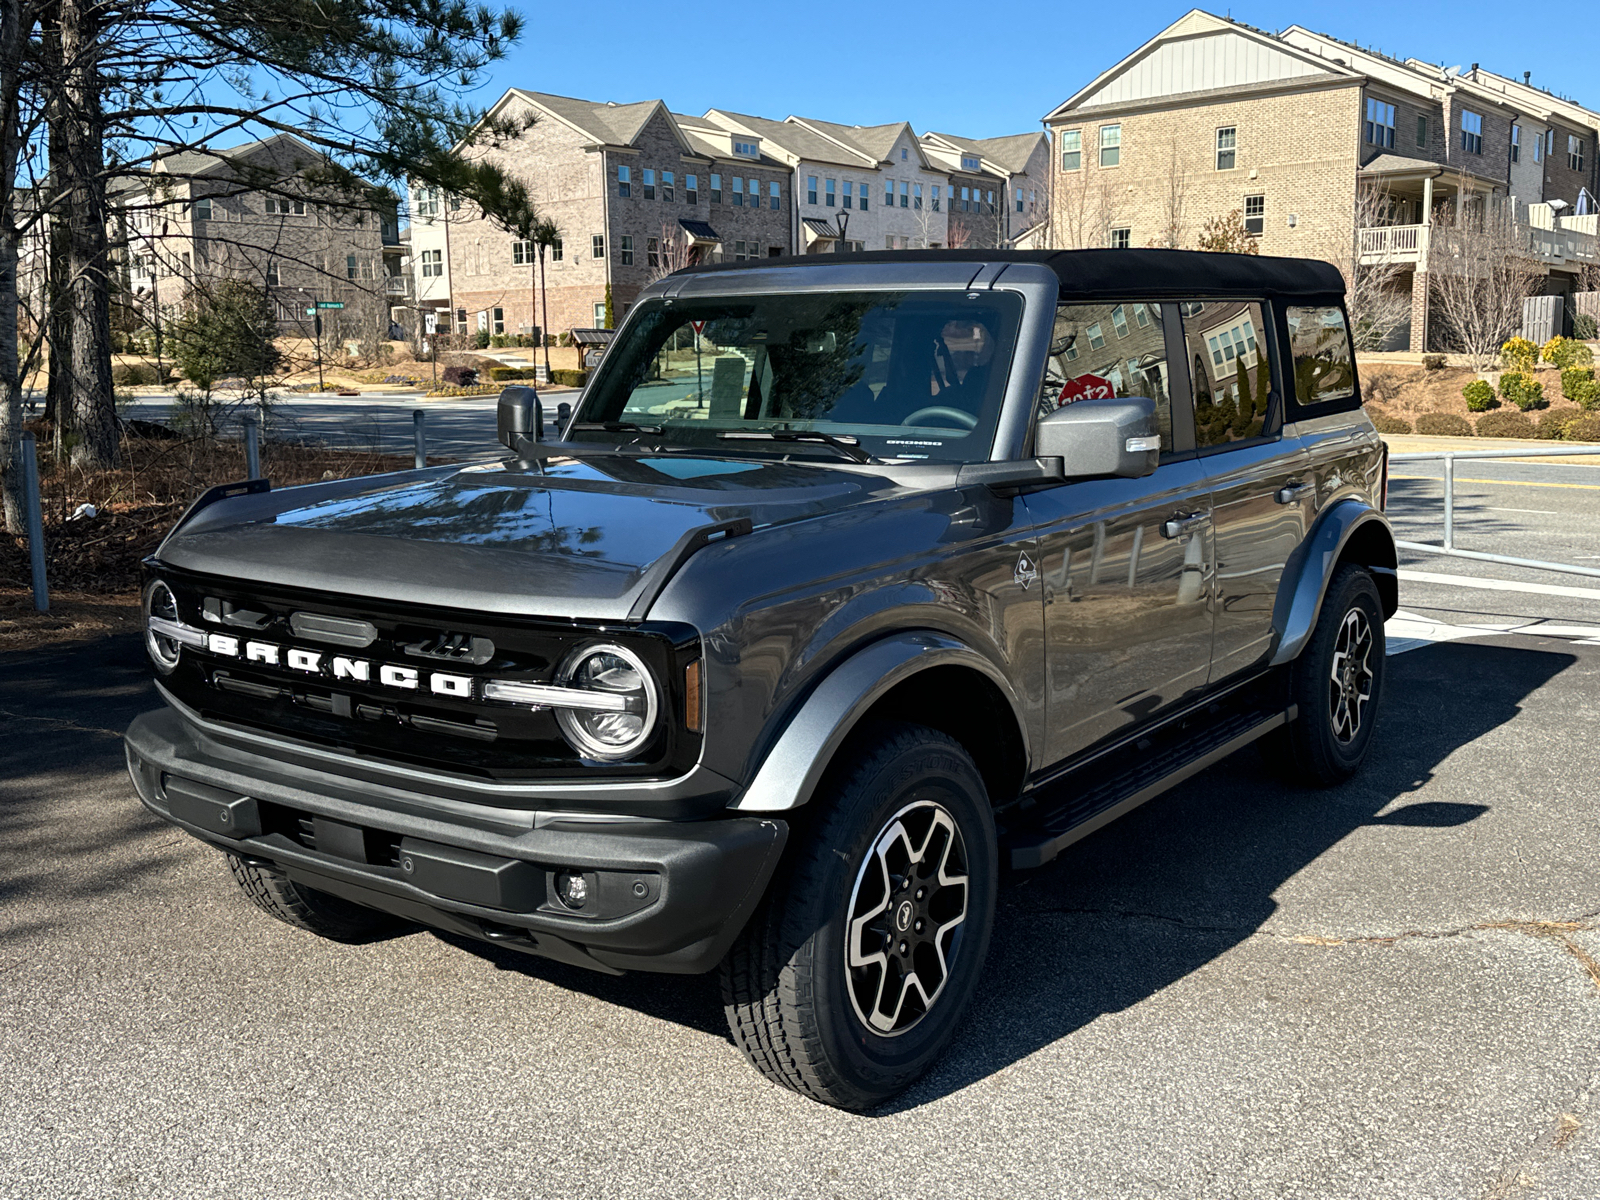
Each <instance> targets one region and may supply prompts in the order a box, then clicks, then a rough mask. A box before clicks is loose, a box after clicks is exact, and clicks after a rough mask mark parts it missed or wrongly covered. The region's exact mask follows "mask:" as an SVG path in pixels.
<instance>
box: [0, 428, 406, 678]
mask: <svg viewBox="0 0 1600 1200" xmlns="http://www.w3.org/2000/svg"><path fill="white" fill-rule="evenodd" d="M31 428H34V429H35V432H36V433H37V435H38V440H39V444H40V446H41V449H42V448H43V447H45V446H48V445H49V444H50V436H49V434H50V431H49V429H48V428H44V427H41V423H35V424H34V425H33V426H31ZM411 466H412V459H411V456H410V455H397V454H373V453H366V452H361V451H350V450H329V449H325V448H323V447H320V446H307V445H298V444H292V443H279V442H268V443H266V444H264V445H263V446H262V453H261V470H262V473H263V474H264V475H266V476H267V477H268V478H269V479H271V480H272V483H273V486H274V487H289V486H292V485H294V484H301V483H313V482H316V481H318V480H322V479H349V478H353V477H355V476H358V475H375V474H379V473H381V472H385V471H401V470H407V469H409V468H410V467H411ZM39 474H40V478H39V490H40V499H41V501H42V509H43V515H44V543H45V566H46V574H47V576H48V579H49V583H50V590H51V597H52V604H51V607H52V610H53V611H52V612H51V613H48V614H40V613H35V612H34V611H33V603H32V593H31V590H30V582H29V580H30V568H29V562H28V545H27V540H26V539H25V538H21V537H13V536H10V535H7V534H5V533H3V532H0V650H3V649H11V648H16V647H18V646H26V645H33V644H38V643H39V642H41V641H53V640H60V639H59V638H58V637H52V636H49V635H51V634H58V635H63V636H66V637H74V636H83V635H85V634H91V633H94V632H113V631H115V629H117V628H121V627H123V624H124V621H123V619H122V617H120V616H118V615H117V614H118V613H119V612H123V610H127V611H130V612H131V606H134V605H136V604H137V601H138V590H139V563H140V561H141V560H142V559H143V558H145V556H147V555H148V554H150V552H151V551H153V550H154V549H155V548H156V546H157V544H158V543H159V542H160V541H161V538H162V537H163V536H164V535H165V534H166V532H167V530H168V529H170V528H171V527H172V525H173V523H174V522H175V521H177V519H178V518H179V517H180V516H182V515H183V511H184V509H185V508H187V507H188V505H189V504H190V502H192V501H193V500H194V498H195V497H196V496H198V495H199V494H200V493H201V492H203V491H205V490H206V488H208V487H211V486H212V485H214V484H218V483H231V482H233V481H235V480H240V479H243V478H245V465H244V449H243V447H242V446H241V445H240V444H239V443H237V442H216V441H208V440H202V439H190V438H178V437H171V436H167V437H154V438H151V437H137V436H130V437H125V438H124V439H123V442H122V463H121V465H120V466H118V467H116V468H115V469H112V470H106V471H84V470H81V469H79V468H77V467H74V466H71V465H70V464H62V463H57V462H55V461H54V460H53V459H49V458H47V457H45V456H44V455H43V454H42V453H41V459H40V463H39ZM83 504H92V505H94V507H95V510H96V512H95V515H94V516H93V517H89V516H83V517H79V518H77V519H73V515H72V514H73V513H74V512H75V511H77V510H78V508H79V506H80V505H83Z"/></svg>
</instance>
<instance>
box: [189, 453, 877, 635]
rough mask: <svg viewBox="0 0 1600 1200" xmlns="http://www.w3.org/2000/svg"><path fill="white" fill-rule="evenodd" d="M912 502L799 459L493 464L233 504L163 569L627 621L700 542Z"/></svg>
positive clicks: (850, 472)
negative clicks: (721, 527)
mask: <svg viewBox="0 0 1600 1200" xmlns="http://www.w3.org/2000/svg"><path fill="white" fill-rule="evenodd" d="M906 490H907V489H906V488H905V487H903V486H902V485H901V484H897V483H896V482H895V481H894V480H893V479H891V478H890V477H889V476H888V475H887V474H883V475H880V474H877V473H874V472H872V471H871V470H862V469H857V468H837V469H836V468H833V467H831V466H829V465H828V464H813V463H796V462H792V461H791V462H783V461H760V460H755V461H752V460H749V459H728V458H701V457H688V456H684V455H670V456H665V455H663V456H659V457H640V456H635V455H622V454H607V455H594V454H585V455H584V456H583V457H582V458H568V459H549V460H546V461H545V462H544V463H543V464H542V465H541V466H530V465H527V464H523V463H518V462H514V461H506V462H497V463H483V464H477V465H473V466H467V467H450V468H442V469H434V470H430V471H418V472H406V473H403V474H399V475H375V476H368V477H366V478H363V479H355V480H339V481H335V482H332V483H324V484H312V485H308V486H305V487H295V488H285V489H282V490H279V491H275V492H268V493H263V494H258V495H250V496H241V497H238V498H236V499H229V500H223V501H220V502H218V503H215V504H213V505H211V506H209V507H207V508H205V509H203V510H201V511H200V512H199V513H197V514H195V516H194V517H193V518H192V519H191V520H188V521H186V522H184V523H182V524H181V525H180V526H179V527H178V528H177V529H175V530H174V531H173V533H172V534H170V535H169V536H168V538H167V540H166V541H165V542H163V543H162V545H161V548H160V549H159V550H158V551H157V558H158V559H159V561H161V562H162V563H166V564H170V565H172V566H174V567H178V568H181V569H185V570H192V571H197V572H202V573H205V574H210V575H220V576H224V577H227V578H230V579H235V580H243V581H259V582H263V583H273V584H278V585H281V586H285V587H298V588H306V589H309V590H315V591H321V592H329V593H334V594H337V595H343V596H367V597H372V598H377V599H390V600H399V601H403V602H406V603H414V604H427V605H438V606H441V607H447V608H457V609H470V610H474V611H481V612H502V613H516V614H527V615H542V616H557V617H574V618H591V619H595V618H597V619H621V618H624V617H627V616H628V615H629V613H630V610H631V609H632V608H633V606H634V603H635V601H636V600H637V599H638V598H639V596H640V594H641V592H642V591H644V590H645V589H646V588H648V587H650V586H651V585H652V580H651V579H649V578H647V573H648V572H650V569H651V567H652V566H654V565H656V564H657V562H658V561H660V560H662V559H663V558H664V556H667V555H668V554H669V553H671V552H672V551H673V550H674V548H675V547H676V546H678V545H679V543H680V541H681V540H682V539H683V538H684V537H685V535H686V534H688V533H690V532H691V531H692V530H695V529H699V528H702V527H704V526H707V525H711V524H716V523H719V522H724V521H731V520H736V519H738V518H741V517H743V518H748V519H749V520H750V521H751V523H752V524H753V526H754V527H755V528H756V529H757V530H760V529H762V528H764V527H768V526H773V525H782V524H788V523H791V522H794V521H798V520H803V519H805V518H808V517H814V516H818V515H821V514H825V513H833V512H838V511H840V510H842V509H846V508H850V507H853V506H857V505H862V504H866V503H870V502H873V501H878V500H882V499H886V498H889V497H891V496H894V495H896V494H903V493H904V492H905V491H906ZM659 574H660V573H659V572H657V575H659Z"/></svg>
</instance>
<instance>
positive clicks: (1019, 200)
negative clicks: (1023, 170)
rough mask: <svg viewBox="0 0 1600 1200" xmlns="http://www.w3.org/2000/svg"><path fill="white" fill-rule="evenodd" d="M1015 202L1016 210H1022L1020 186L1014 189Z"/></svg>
mask: <svg viewBox="0 0 1600 1200" xmlns="http://www.w3.org/2000/svg"><path fill="white" fill-rule="evenodd" d="M1016 203H1017V211H1018V212H1021V211H1022V189H1021V188H1017V189H1016Z"/></svg>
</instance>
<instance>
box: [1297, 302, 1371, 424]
mask: <svg viewBox="0 0 1600 1200" xmlns="http://www.w3.org/2000/svg"><path fill="white" fill-rule="evenodd" d="M1287 323H1288V326H1289V356H1290V358H1291V359H1292V360H1293V362H1294V394H1295V398H1296V399H1298V400H1299V401H1300V403H1301V404H1321V403H1322V402H1323V401H1325V400H1342V399H1345V398H1347V397H1349V396H1354V395H1355V394H1356V372H1355V359H1354V356H1353V355H1352V354H1351V353H1350V330H1349V328H1348V327H1347V326H1346V325H1345V320H1344V313H1343V312H1341V311H1340V310H1339V309H1337V308H1333V307H1331V306H1329V307H1322V308H1310V307H1307V308H1299V307H1292V308H1290V309H1288V311H1287Z"/></svg>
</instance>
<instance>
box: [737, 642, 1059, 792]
mask: <svg viewBox="0 0 1600 1200" xmlns="http://www.w3.org/2000/svg"><path fill="white" fill-rule="evenodd" d="M943 666H963V667H970V668H972V669H973V670H976V671H978V672H980V673H981V674H983V675H984V676H986V677H987V678H988V679H989V680H990V681H992V682H993V683H994V684H995V685H996V686H997V687H998V688H999V689H1000V691H1001V693H1002V694H1003V695H1004V696H1005V698H1006V700H1007V702H1008V703H1009V704H1010V706H1011V716H1012V718H1013V720H1015V721H1016V724H1017V733H1018V736H1019V737H1020V738H1021V739H1022V745H1023V753H1024V755H1028V753H1029V751H1028V743H1027V724H1026V722H1025V721H1023V720H1022V705H1021V703H1020V702H1019V701H1018V699H1017V695H1016V692H1015V691H1014V690H1013V688H1012V686H1011V683H1010V681H1009V680H1008V679H1007V678H1006V677H1005V675H1004V673H1003V672H1001V671H1000V670H999V668H997V667H996V666H995V665H994V663H992V662H990V661H989V659H987V658H985V657H984V656H983V655H982V654H979V653H978V652H977V651H976V650H974V649H972V648H971V647H970V646H968V645H966V644H965V643H964V642H960V641H957V640H956V639H955V638H952V637H949V636H948V635H946V634H941V633H933V632H931V631H918V632H915V633H900V634H894V635H892V636H890V637H886V638H884V639H882V640H881V641H876V642H872V643H871V644H869V645H867V646H863V647H862V648H861V649H859V650H857V651H855V652H854V653H853V654H851V655H850V656H849V657H848V658H846V659H845V660H844V661H843V662H841V663H839V664H838V665H837V666H835V667H834V668H833V669H832V670H831V671H829V673H828V676H827V678H826V679H824V680H823V681H822V682H821V683H820V684H818V685H817V687H816V688H815V689H814V690H813V691H812V693H811V695H810V696H808V697H807V698H806V700H805V702H804V703H803V704H802V705H801V706H800V710H799V712H797V713H795V715H794V717H793V718H792V719H791V720H790V721H789V723H788V725H787V726H786V727H785V728H784V731H783V733H782V734H780V735H779V737H778V739H777V741H776V742H775V743H774V744H773V746H772V749H771V750H769V751H768V752H767V755H766V757H765V758H764V759H762V761H761V765H760V767H759V768H757V770H756V773H755V777H754V778H753V779H752V780H751V781H750V786H749V787H747V788H745V790H744V791H743V792H742V793H741V794H740V796H739V798H738V799H737V800H735V801H734V802H733V803H732V804H731V805H729V807H730V808H735V809H738V810H739V811H741V812H783V811H785V810H787V809H792V808H798V807H800V806H801V805H802V804H804V803H806V801H808V800H810V799H811V795H812V793H813V792H814V791H815V790H816V787H817V783H818V782H819V781H820V780H821V778H822V773H823V771H824V770H826V769H827V766H828V762H829V760H831V759H832V757H833V755H834V752H835V751H836V750H838V748H839V746H840V744H841V743H843V741H844V739H845V738H846V737H847V736H849V733H850V731H851V730H852V729H854V728H855V726H856V723H857V722H858V721H860V719H861V717H862V714H864V713H865V712H866V711H867V710H868V709H869V708H871V707H872V705H873V703H874V702H875V701H877V700H878V699H879V698H880V697H882V696H883V695H885V694H886V693H887V692H888V691H889V689H891V688H893V687H894V686H895V685H896V684H899V683H903V682H904V681H905V680H907V679H909V678H911V676H913V675H915V674H917V673H918V672H920V671H926V670H928V669H929V668H932V667H943ZM1030 761H1031V759H1030Z"/></svg>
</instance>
